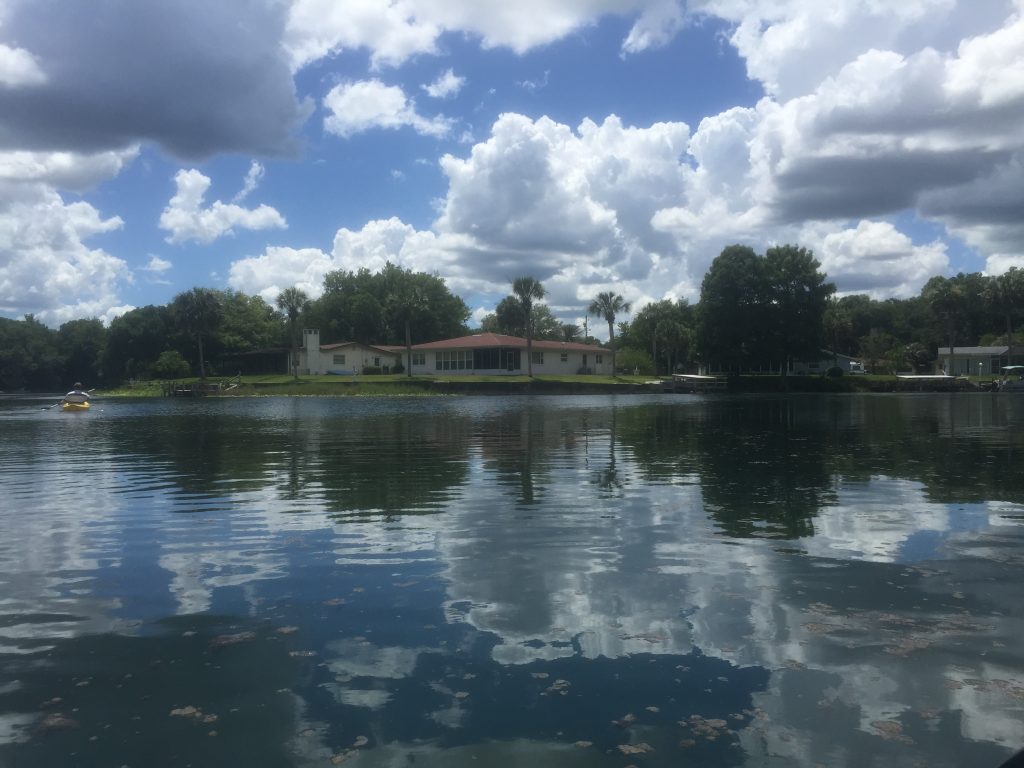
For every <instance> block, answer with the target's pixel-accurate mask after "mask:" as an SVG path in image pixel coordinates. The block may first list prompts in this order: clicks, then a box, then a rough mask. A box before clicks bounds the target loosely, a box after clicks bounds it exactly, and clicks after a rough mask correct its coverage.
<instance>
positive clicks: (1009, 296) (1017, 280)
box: [985, 267, 1024, 364]
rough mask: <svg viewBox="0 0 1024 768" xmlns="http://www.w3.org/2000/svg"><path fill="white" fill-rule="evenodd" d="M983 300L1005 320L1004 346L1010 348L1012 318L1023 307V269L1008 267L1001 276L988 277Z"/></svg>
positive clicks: (1011, 342) (1011, 343) (1008, 361)
mask: <svg viewBox="0 0 1024 768" xmlns="http://www.w3.org/2000/svg"><path fill="white" fill-rule="evenodd" d="M985 298H986V300H987V301H988V303H989V305H990V306H991V307H992V309H993V310H994V312H997V313H999V314H1001V315H1002V316H1003V317H1004V318H1005V320H1006V346H1008V347H1012V346H1013V316H1014V314H1015V313H1018V312H1019V311H1020V308H1021V306H1024V269H1020V268H1019V267H1010V268H1009V269H1008V270H1007V271H1006V272H1004V273H1003V274H1001V275H996V276H995V277H990V278H989V279H988V284H987V285H986V286H985ZM1006 362H1007V363H1008V364H1009V363H1010V362H1011V361H1010V360H1007V361H1006Z"/></svg>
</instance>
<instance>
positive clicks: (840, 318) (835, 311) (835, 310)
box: [822, 296, 853, 366]
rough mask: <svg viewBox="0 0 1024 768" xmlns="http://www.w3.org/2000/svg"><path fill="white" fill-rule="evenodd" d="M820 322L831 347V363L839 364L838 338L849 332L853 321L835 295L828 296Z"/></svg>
mask: <svg viewBox="0 0 1024 768" xmlns="http://www.w3.org/2000/svg"><path fill="white" fill-rule="evenodd" d="M822 322H823V323H824V326H825V334H826V335H827V336H828V341H829V346H830V347H831V348H832V365H833V366H836V365H838V364H839V343H840V341H839V340H840V338H845V337H846V336H847V335H848V334H849V333H850V331H851V330H852V328H853V322H852V321H851V320H850V315H849V314H848V313H847V312H846V311H845V309H844V308H843V306H842V305H841V304H840V303H839V300H838V299H837V298H836V297H835V296H830V297H829V298H828V302H827V305H826V308H825V316H824V317H823V318H822ZM846 354H850V353H846Z"/></svg>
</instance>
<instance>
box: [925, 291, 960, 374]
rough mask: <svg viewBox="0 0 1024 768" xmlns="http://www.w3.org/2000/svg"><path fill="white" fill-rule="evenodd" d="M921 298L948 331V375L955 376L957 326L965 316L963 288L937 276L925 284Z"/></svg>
mask: <svg viewBox="0 0 1024 768" xmlns="http://www.w3.org/2000/svg"><path fill="white" fill-rule="evenodd" d="M921 297H922V298H923V299H924V300H925V301H926V302H927V303H928V306H929V308H930V309H931V311H932V315H933V316H934V317H935V319H936V321H937V322H938V323H940V324H941V325H942V326H943V327H944V328H945V329H946V339H947V341H948V342H949V343H948V346H949V370H948V371H947V373H949V374H954V373H955V372H956V367H955V365H954V362H955V361H954V357H953V348H954V347H955V346H956V335H957V326H958V325H959V320H960V319H961V317H962V316H963V314H964V303H965V297H964V292H963V287H962V286H961V285H959V284H958V283H957V282H955V281H953V280H950V279H948V278H945V277H941V276H936V277H933V278H931V279H930V280H929V281H928V282H927V283H925V284H924V288H922V289H921Z"/></svg>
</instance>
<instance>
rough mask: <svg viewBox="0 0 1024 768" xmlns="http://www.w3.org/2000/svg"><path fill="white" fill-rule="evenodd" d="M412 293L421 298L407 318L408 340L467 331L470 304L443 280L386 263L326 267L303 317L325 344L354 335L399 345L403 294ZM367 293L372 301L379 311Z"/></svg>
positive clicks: (402, 330)
mask: <svg viewBox="0 0 1024 768" xmlns="http://www.w3.org/2000/svg"><path fill="white" fill-rule="evenodd" d="M411 295H418V296H420V297H421V299H422V301H420V302H418V304H419V309H418V311H417V312H416V313H415V320H414V321H413V322H412V323H411V328H410V333H411V342H412V343H413V344H419V343H422V342H426V341H434V340H436V339H440V338H450V337H452V336H461V335H462V334H464V333H465V332H466V320H467V319H468V318H469V314H470V313H469V307H467V306H466V303H465V302H464V301H463V300H462V299H461V298H460V297H458V296H455V295H454V294H452V292H451V291H449V290H448V286H447V285H446V284H445V282H444V280H442V279H441V278H440V277H438V276H437V275H431V274H426V273H423V272H412V271H410V270H407V269H403V268H401V267H398V266H396V265H394V264H390V263H388V264H385V265H384V267H383V269H381V271H380V272H378V273H376V274H374V273H372V272H370V271H369V270H367V269H360V270H359V271H358V272H347V271H345V270H337V271H334V272H329V273H328V274H327V275H325V276H324V293H323V295H322V296H321V297H320V298H319V299H317V300H316V301H315V302H313V303H312V305H311V307H310V309H309V312H308V314H307V319H308V322H309V323H310V324H311V325H312V326H315V327H317V328H320V337H321V340H323V341H324V342H325V343H330V342H335V341H351V340H357V341H364V342H366V343H370V344H403V343H404V342H405V315H406V311H407V310H406V307H405V302H404V301H403V299H402V297H403V296H411ZM358 297H362V298H358ZM370 298H372V299H373V300H375V301H376V303H377V305H379V310H378V307H377V306H375V305H374V304H373V302H371V301H369V299H370ZM367 312H369V313H370V316H367V314H366V313H367Z"/></svg>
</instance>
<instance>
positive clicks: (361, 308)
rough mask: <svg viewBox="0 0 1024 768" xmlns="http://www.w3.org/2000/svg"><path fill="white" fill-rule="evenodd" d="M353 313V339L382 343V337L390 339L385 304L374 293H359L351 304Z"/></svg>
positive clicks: (365, 342)
mask: <svg viewBox="0 0 1024 768" xmlns="http://www.w3.org/2000/svg"><path fill="white" fill-rule="evenodd" d="M349 308H350V310H351V313H352V319H351V326H352V340H353V341H358V342H360V343H361V344H380V343H381V339H385V338H387V339H388V340H389V341H391V340H394V337H390V338H389V337H388V336H387V335H386V333H387V323H386V320H385V317H384V311H385V310H384V305H383V304H382V303H381V301H380V299H378V298H377V297H376V296H375V295H373V294H372V293H357V294H356V295H355V296H353V297H352V301H351V302H350V304H349Z"/></svg>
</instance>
